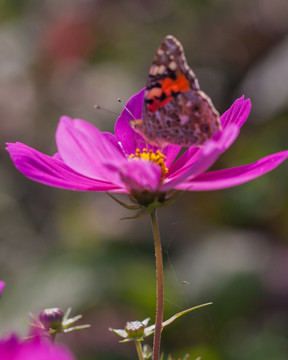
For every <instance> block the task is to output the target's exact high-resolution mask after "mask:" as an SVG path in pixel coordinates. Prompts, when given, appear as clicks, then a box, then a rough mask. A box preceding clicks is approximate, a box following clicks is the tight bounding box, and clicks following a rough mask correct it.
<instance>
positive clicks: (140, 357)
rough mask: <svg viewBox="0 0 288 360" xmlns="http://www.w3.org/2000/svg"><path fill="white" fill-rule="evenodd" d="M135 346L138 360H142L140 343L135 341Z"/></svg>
mask: <svg viewBox="0 0 288 360" xmlns="http://www.w3.org/2000/svg"><path fill="white" fill-rule="evenodd" d="M135 346H136V350H137V354H138V358H139V360H144V356H143V352H142V346H141V343H140V341H135Z"/></svg>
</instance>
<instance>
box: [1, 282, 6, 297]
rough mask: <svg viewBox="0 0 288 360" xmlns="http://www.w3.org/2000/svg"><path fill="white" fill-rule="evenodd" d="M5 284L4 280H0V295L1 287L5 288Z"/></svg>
mask: <svg viewBox="0 0 288 360" xmlns="http://www.w3.org/2000/svg"><path fill="white" fill-rule="evenodd" d="M5 285H6V284H5V282H4V281H2V280H0V295H1V293H2V291H3V289H4V288H5Z"/></svg>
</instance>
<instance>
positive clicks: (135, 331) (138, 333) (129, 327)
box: [125, 321, 146, 339]
mask: <svg viewBox="0 0 288 360" xmlns="http://www.w3.org/2000/svg"><path fill="white" fill-rule="evenodd" d="M145 327H146V325H145V324H143V323H142V322H141V321H128V322H127V324H126V326H125V330H126V332H127V335H128V337H130V338H133V339H137V338H141V337H142V336H143V335H144V329H145Z"/></svg>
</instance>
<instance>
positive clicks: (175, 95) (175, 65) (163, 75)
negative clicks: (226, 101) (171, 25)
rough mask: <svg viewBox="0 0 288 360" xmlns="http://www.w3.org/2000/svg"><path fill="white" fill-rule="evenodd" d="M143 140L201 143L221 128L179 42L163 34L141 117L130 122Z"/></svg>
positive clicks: (157, 143) (176, 143)
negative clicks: (163, 37)
mask: <svg viewBox="0 0 288 360" xmlns="http://www.w3.org/2000/svg"><path fill="white" fill-rule="evenodd" d="M131 126H132V127H133V129H134V130H135V131H136V132H137V133H139V134H140V135H141V136H142V137H143V138H144V139H145V140H146V141H147V142H149V143H150V144H152V145H156V146H159V147H161V148H163V147H164V146H166V145H168V144H174V145H181V146H184V147H189V146H193V145H196V146H201V145H202V144H203V143H204V142H205V141H206V140H208V139H210V138H211V137H212V136H213V135H214V134H215V133H216V132H217V131H218V130H220V129H221V125H220V122H219V114H218V112H217V111H216V109H215V108H214V105H213V104H212V101H211V99H210V98H209V97H208V96H207V95H206V94H205V93H204V92H203V91H201V90H200V87H199V83H198V80H197V78H196V76H195V74H194V72H193V71H192V70H191V69H190V67H189V66H188V64H187V61H186V58H185V55H184V50H183V47H182V45H181V43H180V42H179V41H178V40H177V39H176V38H175V37H174V36H172V35H168V36H166V37H165V39H164V41H163V42H162V44H161V45H160V46H159V48H158V50H157V52H156V55H155V57H154V59H153V62H152V66H151V67H150V71H149V76H148V80H147V86H146V91H145V97H144V106H143V115H142V119H140V120H134V121H131Z"/></svg>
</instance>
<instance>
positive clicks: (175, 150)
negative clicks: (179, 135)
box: [160, 145, 181, 168]
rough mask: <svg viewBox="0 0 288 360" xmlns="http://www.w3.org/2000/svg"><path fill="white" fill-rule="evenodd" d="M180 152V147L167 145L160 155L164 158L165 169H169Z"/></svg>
mask: <svg viewBox="0 0 288 360" xmlns="http://www.w3.org/2000/svg"><path fill="white" fill-rule="evenodd" d="M180 150H181V146H177V145H168V146H166V147H165V148H164V150H163V151H162V153H163V154H164V155H165V156H166V160H165V163H166V167H167V168H170V166H171V165H172V163H173V161H174V160H175V159H176V157H177V155H178V154H179V152H180ZM160 151H161V150H160Z"/></svg>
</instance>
